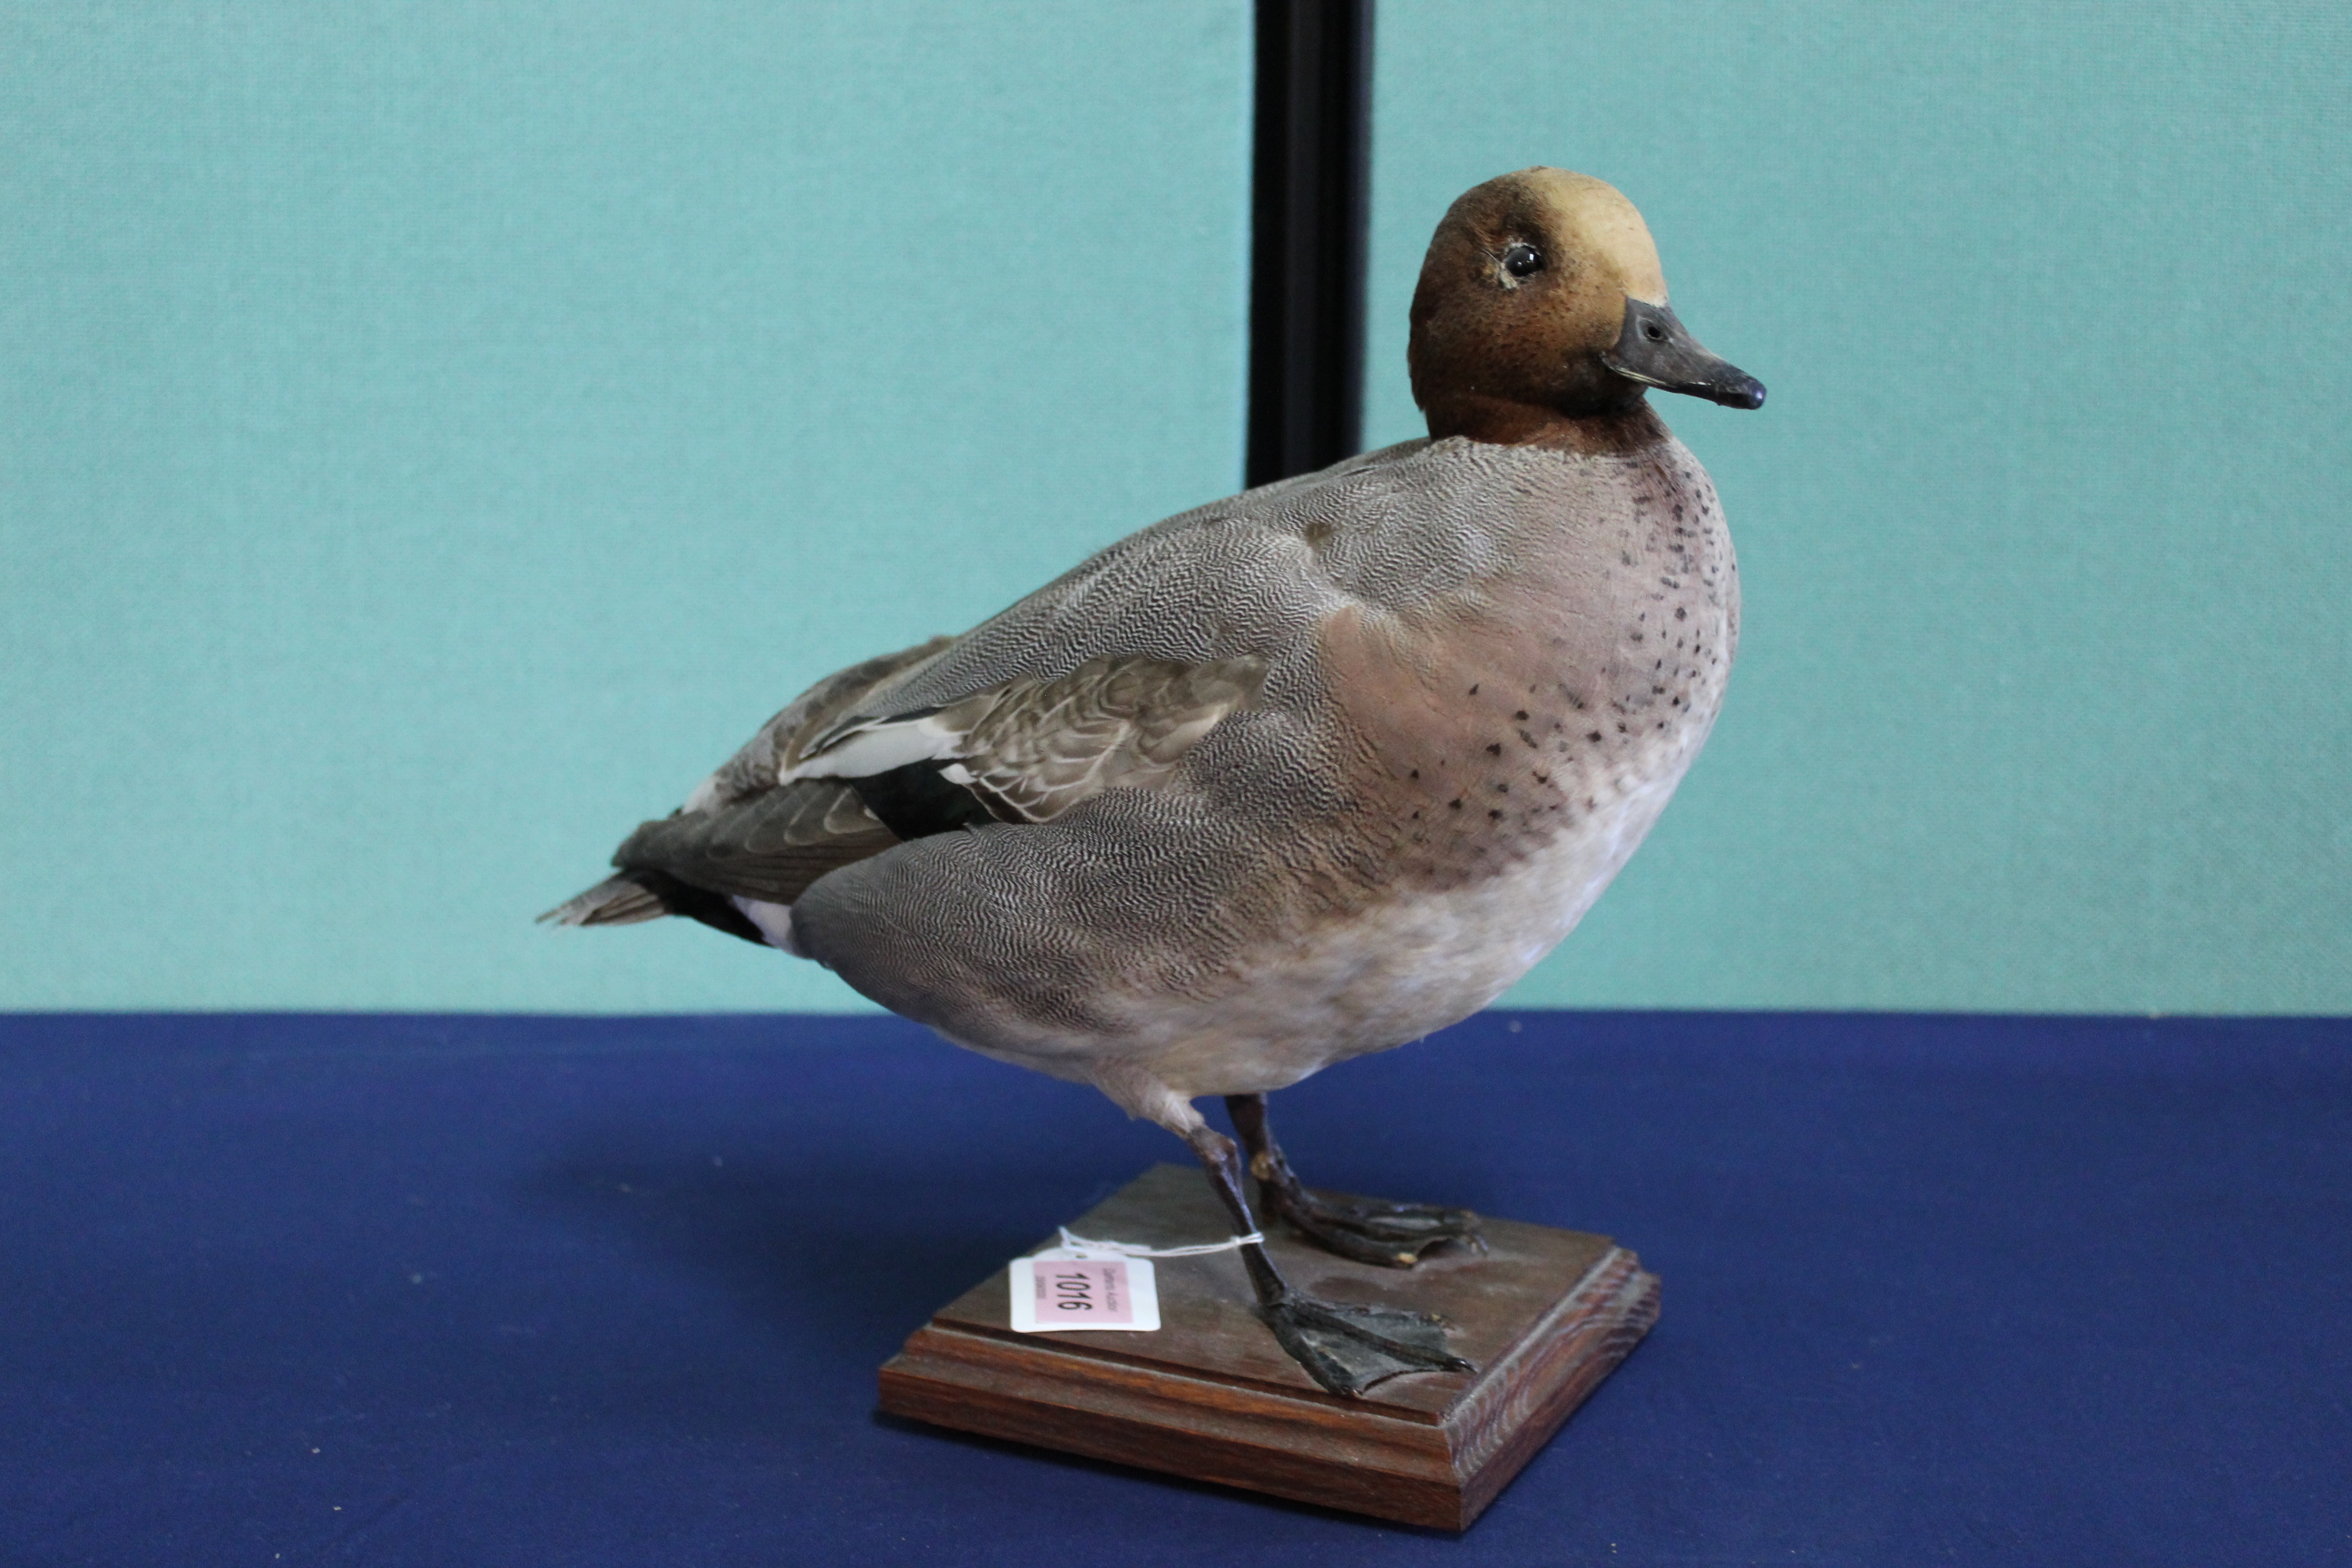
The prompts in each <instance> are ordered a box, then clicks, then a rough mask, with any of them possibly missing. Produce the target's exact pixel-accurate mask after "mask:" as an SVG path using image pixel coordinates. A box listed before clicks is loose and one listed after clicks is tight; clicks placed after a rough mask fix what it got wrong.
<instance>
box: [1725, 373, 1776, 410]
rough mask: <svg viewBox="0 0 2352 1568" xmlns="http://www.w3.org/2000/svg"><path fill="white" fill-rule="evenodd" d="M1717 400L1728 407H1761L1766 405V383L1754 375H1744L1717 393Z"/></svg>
mask: <svg viewBox="0 0 2352 1568" xmlns="http://www.w3.org/2000/svg"><path fill="white" fill-rule="evenodd" d="M1715 400H1716V401H1717V403H1720V404H1722V405H1724V406H1725V407H1726V408H1750V409H1754V408H1761V407H1763V406H1764V384H1763V383H1762V382H1760V381H1759V380H1757V379H1756V378H1755V377H1754V376H1752V375H1749V376H1742V377H1741V378H1740V379H1739V380H1738V381H1736V382H1733V383H1732V384H1730V385H1729V386H1727V387H1725V388H1724V389H1723V390H1722V391H1720V392H1718V393H1717V394H1716V395H1715Z"/></svg>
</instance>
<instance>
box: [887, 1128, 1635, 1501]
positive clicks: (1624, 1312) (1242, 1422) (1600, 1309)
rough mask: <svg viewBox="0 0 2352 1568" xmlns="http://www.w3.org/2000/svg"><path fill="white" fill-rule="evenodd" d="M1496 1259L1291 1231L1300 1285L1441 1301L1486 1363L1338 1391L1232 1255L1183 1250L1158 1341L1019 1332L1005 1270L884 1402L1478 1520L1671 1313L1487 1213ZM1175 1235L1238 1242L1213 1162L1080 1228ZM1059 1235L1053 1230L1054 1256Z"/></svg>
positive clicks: (1164, 1463)
mask: <svg viewBox="0 0 2352 1568" xmlns="http://www.w3.org/2000/svg"><path fill="white" fill-rule="evenodd" d="M1484 1223H1485V1226H1486V1242H1487V1246H1488V1248H1489V1250H1488V1251H1487V1253H1486V1255H1485V1256H1480V1255H1478V1254H1476V1253H1471V1252H1464V1251H1461V1250H1459V1249H1444V1250H1441V1251H1440V1252H1439V1253H1437V1254H1435V1255H1433V1256H1432V1257H1430V1258H1428V1259H1427V1260H1426V1261H1424V1262H1423V1264H1422V1265H1421V1267H1420V1268H1414V1269H1412V1270H1409V1271H1408V1270H1401V1269H1387V1268H1371V1267H1370V1266H1367V1265H1362V1264H1355V1263H1349V1262H1347V1261H1345V1260H1343V1259H1340V1258H1334V1257H1332V1256H1331V1255H1330V1254H1328V1253H1326V1252H1322V1251H1319V1250H1318V1249H1316V1248H1314V1247H1308V1246H1307V1245H1306V1244H1304V1243H1303V1242H1301V1241H1299V1240H1298V1239H1297V1237H1293V1236H1290V1235H1288V1234H1285V1233H1280V1232H1277V1233H1275V1234H1274V1235H1272V1236H1271V1237H1269V1239H1268V1241H1267V1244H1266V1245H1267V1250H1268V1251H1269V1252H1270V1253H1271V1254H1272V1256H1273V1258H1274V1260H1275V1263H1276V1267H1277V1268H1281V1270H1282V1271H1283V1273H1284V1275H1285V1276H1286V1278H1287V1279H1289V1280H1290V1281H1291V1283H1292V1284H1293V1285H1295V1286H1297V1287H1298V1288H1300V1289H1304V1290H1307V1291H1308V1292H1310V1293H1311V1294H1314V1295H1317V1296H1321V1297H1324V1298H1326V1299H1328V1300H1336V1301H1370V1302H1381V1303H1385V1304H1389V1305H1392V1306H1399V1307H1410V1308H1413V1309H1416V1310H1421V1311H1428V1312H1437V1313H1440V1314H1442V1315H1443V1316H1444V1317H1445V1318H1447V1319H1449V1320H1450V1321H1452V1322H1453V1323H1454V1326H1455V1333H1454V1336H1453V1338H1452V1341H1451V1343H1452V1347H1453V1349H1454V1351H1455V1352H1458V1353H1459V1354H1461V1355H1463V1356H1465V1357H1466V1358H1468V1359H1469V1360H1470V1361H1472V1362H1474V1363H1476V1365H1477V1368H1478V1370H1477V1371H1476V1372H1475V1373H1411V1374H1408V1375H1405V1376H1401V1377H1394V1378H1391V1379H1389V1380H1388V1381H1387V1382H1385V1383H1381V1384H1377V1385H1375V1386H1374V1387H1373V1388H1372V1389H1371V1390H1370V1392H1369V1393H1368V1394H1365V1395H1364V1396H1363V1397H1362V1398H1360V1399H1349V1398H1344V1397H1341V1396H1339V1395H1337V1394H1327V1393H1325V1392H1324V1391H1323V1390H1322V1389H1321V1388H1319V1387H1318V1386H1317V1385H1316V1384H1315V1383H1314V1381H1313V1380H1312V1379H1310V1378H1308V1377H1307V1374H1306V1373H1305V1372H1303V1371H1301V1370H1300V1369H1299V1367H1298V1366H1297V1364H1296V1363H1293V1362H1292V1361H1291V1360H1290V1358H1289V1357H1288V1356H1286V1354H1284V1353H1283V1351H1282V1348H1281V1347H1280V1346H1279V1345H1277V1344H1276V1342H1275V1340H1274V1336H1273V1334H1272V1333H1270V1332H1269V1331H1267V1330H1266V1328H1265V1324H1263V1323H1261V1322H1260V1321H1258V1320H1257V1318H1256V1317H1255V1315H1254V1314H1253V1313H1252V1311H1251V1302H1252V1297H1251V1295H1250V1289H1249V1282H1248V1279H1247V1277H1246V1276H1245V1275H1244V1273H1243V1271H1242V1265H1241V1260H1240V1258H1237V1257H1236V1256H1235V1255H1234V1254H1233V1253H1230V1252H1225V1253H1217V1254H1213V1255H1210V1256H1207V1257H1201V1258H1162V1259H1160V1260H1159V1264H1158V1276H1159V1288H1160V1321H1161V1324H1162V1327H1161V1328H1160V1330H1159V1331H1157V1332H1154V1333H1116V1332H1097V1333H1055V1334H1017V1333H1015V1332H1013V1329H1012V1327H1011V1321H1010V1308H1009V1305H1008V1300H1007V1294H1006V1280H1005V1274H1004V1271H1003V1269H999V1270H997V1272H996V1273H994V1274H992V1275H991V1276H990V1277H989V1278H988V1279H986V1280H984V1281H982V1283H981V1284H979V1285H977V1286H974V1287H973V1288H972V1289H970V1290H968V1291H966V1292H965V1293H964V1294H963V1295H961V1296H960V1297H958V1298H957V1299H956V1300H953V1301H951V1302H950V1303H949V1304H948V1305H947V1306H945V1307H942V1308H941V1309H940V1310H939V1312H938V1313H937V1314H936V1315H935V1316H933V1318H932V1319H931V1321H929V1323H927V1324H925V1325H924V1326H923V1327H922V1328H920V1329H918V1330H917V1331H915V1333H914V1335H913V1337H912V1338H910V1339H908V1342H907V1346H906V1349H904V1350H903V1351H901V1352H899V1353H898V1354H897V1355H896V1356H893V1357H892V1358H891V1359H890V1360H889V1361H888V1362H887V1363H884V1365H883V1368H882V1408H883V1410H884V1411H885V1412H886V1413H887V1414H889V1415H904V1416H911V1417H913V1418H915V1419H917V1420H920V1421H928V1422H931V1423H934V1424H936V1425H938V1426H951V1427H955V1428H957V1429H959V1430H961V1431H966V1432H978V1433H982V1434H985V1435H986V1436H992V1437H1005V1438H1011V1439H1013V1440H1014V1441H1016V1442H1022V1443H1033V1444H1035V1445H1037V1446H1038V1447H1045V1448H1056V1449H1060V1450H1062V1451H1064V1452H1066V1453H1073V1454H1085V1455H1088V1456H1090V1457H1092V1458H1099V1459H1110V1460H1115V1461H1117V1462H1118V1463H1120V1464H1126V1465H1134V1466H1137V1467H1139V1468H1143V1469H1149V1470H1160V1471H1164V1472H1167V1473H1169V1474H1172V1475H1179V1476H1186V1477H1190V1478H1192V1479H1196V1480H1208V1481H1217V1482H1222V1483H1223V1484H1224V1485H1226V1486H1234V1487H1244V1488H1247V1489H1250V1490H1252V1491H1260V1492H1271V1493H1273V1494H1274V1495H1276V1496H1277V1497H1286V1498H1295V1499H1297V1500H1300V1501H1303V1502H1311V1503H1320V1504H1323V1505H1324V1506H1326V1507H1329V1508H1338V1509H1346V1510H1349V1511H1351V1512H1355V1513H1363V1514H1370V1515H1373V1516H1375V1517H1377V1518H1381V1519H1390V1520H1396V1521H1400V1522H1402V1523H1406V1524H1417V1525H1424V1526H1433V1527H1435V1528H1439V1529H1445V1530H1462V1529H1465V1528H1467V1527H1468V1525H1469V1523H1470V1521H1472V1520H1475V1519H1476V1518H1477V1517H1478V1515H1479V1513H1480V1512H1481V1511H1483V1510H1485V1509H1486V1505H1487V1504H1488V1503H1490V1502H1492V1501H1494V1500H1495V1498H1496V1494H1497V1493H1499V1492H1500V1491H1501V1490H1502V1489H1503V1488H1504V1486H1505V1485H1507V1483H1508V1482H1509V1481H1510V1479H1511V1478H1512V1477H1513V1476H1515V1475H1517V1474H1518V1472H1519V1470H1520V1469H1521V1468H1522V1467H1524V1466H1525V1465H1526V1464H1527V1462H1528V1460H1529V1459H1531V1458H1534V1457H1535V1455H1536V1453H1537V1451H1538V1449H1540V1448H1541V1447H1543V1446H1544V1444H1545V1443H1546V1442H1547V1441H1549V1439H1550V1437H1551V1436H1552V1434H1553V1433H1555V1432H1557V1431H1559V1428H1560V1426H1561V1425H1562V1423H1564V1422H1566V1421H1567V1419H1568V1417H1569V1415H1570V1413H1572V1412H1573V1411H1574V1410H1575V1409H1576V1407H1577V1406H1578V1405H1581V1404H1582V1403H1583V1402H1584V1400H1585V1398H1586V1397H1587V1396H1588V1395H1589V1394H1591V1392H1592V1391H1593V1389H1594V1388H1596V1387H1598V1386H1599V1385H1600V1383H1601V1379H1602V1378H1604V1377H1606V1376H1608V1375H1609V1373H1611V1371H1612V1370H1613V1369H1614V1368H1615V1367H1616V1365H1617V1363H1619V1362H1621V1361H1623V1360H1624V1359H1625V1357H1626V1355H1627V1354H1628V1353H1629V1352H1631V1351H1632V1350H1633V1347H1634V1345H1635V1344H1637V1343H1639V1342H1640V1341H1641V1338H1642V1336H1643V1334H1645V1333H1647V1332H1648V1331H1649V1330H1650V1325H1651V1324H1652V1323H1654V1321H1657V1316H1658V1281H1657V1278H1656V1276H1654V1275H1652V1274H1649V1273H1646V1272H1644V1271H1643V1268H1642V1267H1641V1260H1640V1259H1638V1258H1635V1257H1634V1256H1633V1254H1632V1253H1631V1252H1628V1251H1626V1250H1625V1249H1624V1248H1623V1247H1619V1246H1617V1245H1615V1244H1614V1243H1613V1242H1612V1241H1610V1240H1609V1238H1608V1237H1600V1236H1589V1235H1586V1234H1585V1233H1584V1232H1582V1231H1573V1230H1553V1229H1551V1228H1549V1226H1536V1225H1519V1224H1515V1223H1513V1222H1512V1221H1509V1220H1498V1219H1487V1220H1486V1221H1485V1222H1484ZM1070 1228H1071V1229H1072V1230H1074V1231H1076V1233H1077V1234H1079V1235H1081V1236H1087V1237H1099V1238H1102V1239H1106V1240H1117V1241H1132V1242H1141V1243H1144V1244H1146V1245H1149V1246H1152V1247H1172V1246H1179V1245H1182V1244H1184V1243H1188V1242H1197V1241H1203V1240H1210V1239H1213V1238H1215V1237H1220V1236H1223V1235H1224V1234H1225V1232H1226V1228H1227V1226H1226V1221H1225V1216H1224V1211H1223V1209H1222V1208H1221V1207H1219V1205H1218V1204H1217V1201H1216V1199H1215V1197H1214V1196H1213V1194H1211V1193H1210V1191H1209V1186H1208V1183H1207V1181H1206V1180H1205V1178H1203V1176H1202V1173H1201V1172H1200V1170H1199V1169H1198V1168H1197V1167H1193V1166H1189V1165H1158V1166H1154V1167H1153V1168H1152V1169H1151V1170H1150V1171H1147V1172H1145V1173H1143V1174H1142V1175H1141V1176H1139V1177H1138V1178H1137V1179H1136V1180H1135V1181H1134V1182H1132V1183H1130V1184H1129V1185H1128V1186H1127V1187H1125V1188H1123V1189H1122V1190H1121V1191H1119V1192H1118V1193H1117V1194H1114V1195H1113V1196H1112V1197H1110V1198H1109V1199H1108V1201H1106V1202H1104V1203H1102V1204H1100V1205H1097V1206H1096V1207H1095V1208H1093V1209H1090V1210H1088V1211H1087V1213H1086V1214H1085V1215H1082V1216H1080V1217H1079V1218H1077V1219H1075V1220H1073V1221H1071V1222H1070ZM1047 1245H1051V1243H1050V1242H1041V1243H1040V1244H1039V1246H1040V1247H1044V1246H1047Z"/></svg>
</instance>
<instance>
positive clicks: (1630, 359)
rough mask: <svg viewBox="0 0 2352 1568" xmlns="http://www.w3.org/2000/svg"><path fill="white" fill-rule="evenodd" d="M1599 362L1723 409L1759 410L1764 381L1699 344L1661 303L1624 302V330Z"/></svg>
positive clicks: (1631, 377) (1628, 377)
mask: <svg viewBox="0 0 2352 1568" xmlns="http://www.w3.org/2000/svg"><path fill="white" fill-rule="evenodd" d="M1601 363H1602V364H1605V365H1607V366H1608V367H1609V368H1610V369H1611V370H1613V371H1615V372H1616V373H1617V374H1619V375H1622V376H1623V377H1624V378H1625V379H1626V380H1628V381H1638V382H1640V383H1641V384H1643V385H1644V386H1654V387H1657V388H1659V389H1661V390H1662V391H1665V392H1681V393H1686V394H1688V395H1691V396H1693V397H1704V398H1706V400H1707V401H1708V402H1709V403H1720V404H1722V405H1724V406H1725V407H1726V408H1761V407H1763V406H1764V384H1763V383H1762V382H1760V381H1759V380H1757V379H1756V378H1755V377H1754V376H1752V375H1750V374H1748V373H1747V372H1746V371H1744V370H1741V369H1739V368H1738V366H1736V365H1728V364H1726V363H1723V361H1721V360H1719V359H1717V358H1716V357H1715V356H1714V355H1713V354H1711V353H1707V352H1706V350H1705V349H1703V348H1701V347H1700V346H1699V342H1698V340H1697V339H1696V338H1695V337H1692V336H1691V335H1690V332H1689V331H1688V330H1687V329H1685V327H1684V326H1683V324H1682V322H1681V321H1677V320H1675V313H1674V311H1673V310H1669V309H1668V308H1667V307H1665V306H1664V305H1651V304H1645V303H1643V301H1642V300H1626V301H1625V329H1624V331H1622V332H1620V333H1618V334H1617V346H1616V347H1615V348H1613V349H1611V350H1610V351H1609V352H1608V353H1604V354H1602V355H1601Z"/></svg>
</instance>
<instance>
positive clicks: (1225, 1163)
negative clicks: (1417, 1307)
mask: <svg viewBox="0 0 2352 1568" xmlns="http://www.w3.org/2000/svg"><path fill="white" fill-rule="evenodd" d="M1185 1142H1188V1143H1190V1144H1192V1152H1193V1153H1195V1154H1197V1155H1199V1156H1200V1159H1201V1163H1202V1165H1203V1166H1204V1167H1206V1168H1207V1170H1208V1173H1209V1184H1210V1185H1211V1186H1213V1187H1214V1188H1215V1189H1216V1193H1217V1196H1218V1197H1219V1198H1221V1199H1223V1202H1224V1205H1225V1209H1226V1212H1227V1213H1229V1214H1230V1215H1232V1216H1233V1221H1234V1234H1236V1235H1239V1236H1247V1235H1250V1234H1252V1233H1253V1232H1255V1230H1256V1229H1257V1221H1256V1220H1255V1218H1253V1217H1252V1215H1251V1214H1250V1206H1249V1199H1248V1197H1247V1196H1246V1195H1245V1194H1244V1192H1243V1190H1242V1156H1241V1150H1240V1148H1239V1147H1238V1146H1237V1145H1236V1144H1235V1143H1234V1141H1233V1140H1232V1139H1230V1138H1228V1137H1226V1136H1225V1135H1224V1134H1223V1133H1222V1132H1219V1131H1216V1130H1214V1129H1213V1128H1209V1127H1202V1128H1200V1129H1199V1130H1197V1131H1193V1132H1192V1133H1189V1134H1187V1136H1186V1138H1185ZM1241 1252H1242V1264H1243V1267H1244V1268H1247V1269H1248V1270H1249V1277H1250V1288H1251V1289H1254V1290H1255V1291H1256V1293H1257V1315H1258V1316H1259V1317H1260V1318H1262V1319H1264V1320H1265V1325H1266V1327H1268V1328H1270V1329H1272V1330H1273V1331H1274V1337H1275V1338H1276V1339H1277V1340H1279V1341H1281V1342H1282V1348H1283V1349H1284V1350H1286V1351H1287V1352H1290V1358H1291V1359H1292V1360H1293V1361H1295V1362H1297V1363H1298V1364H1299V1365H1300V1366H1302V1367H1305V1368H1306V1369H1307V1375H1308V1376H1309V1377H1312V1378H1313V1379H1314V1380H1315V1381H1316V1382H1318V1383H1319V1384H1322V1385H1323V1386H1324V1387H1325V1388H1327V1389H1329V1390H1330V1391H1331V1392H1332V1393H1334V1394H1350V1395H1353V1394H1362V1393H1363V1392H1364V1391H1365V1390H1366V1389H1368V1388H1370V1387H1371V1385H1372V1384H1376V1383H1379V1382H1380V1381H1381V1380H1382V1379H1383V1378H1390V1377H1394V1376H1396V1375H1397V1374H1398V1373H1407V1372H1475V1371H1476V1370H1477V1369H1476V1368H1475V1367H1474V1366H1472V1365H1471V1364H1470V1363H1468V1362H1466V1361H1464V1360H1463V1359H1462V1358H1461V1357H1460V1356H1458V1355H1455V1354H1454V1352H1451V1351H1449V1350H1447V1349H1446V1348H1445V1328H1446V1323H1445V1320H1444V1319H1443V1318H1440V1317H1436V1316H1433V1314H1431V1313H1428V1312H1409V1311H1405V1310H1402V1309H1401V1308H1397V1307H1374V1306H1359V1305H1357V1304H1355V1303H1353V1302H1349V1301H1325V1300H1318V1299H1317V1298H1315V1297H1313V1296H1309V1295H1307V1293H1306V1292H1305V1291H1303V1290H1298V1289H1293V1288H1292V1287H1291V1285H1290V1283H1289V1281H1287V1280H1286V1279H1283V1277H1282V1276H1281V1274H1280V1273H1279V1272H1277V1271H1276V1268H1275V1267H1274V1260H1273V1259H1272V1258H1268V1257H1266V1255H1265V1247H1262V1246H1259V1245H1258V1244H1257V1243H1255V1242H1252V1243H1250V1244H1248V1245H1247V1246H1245V1247H1243V1248H1242V1249H1241Z"/></svg>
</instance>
